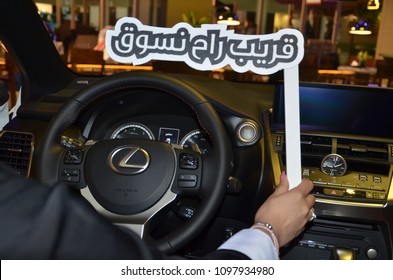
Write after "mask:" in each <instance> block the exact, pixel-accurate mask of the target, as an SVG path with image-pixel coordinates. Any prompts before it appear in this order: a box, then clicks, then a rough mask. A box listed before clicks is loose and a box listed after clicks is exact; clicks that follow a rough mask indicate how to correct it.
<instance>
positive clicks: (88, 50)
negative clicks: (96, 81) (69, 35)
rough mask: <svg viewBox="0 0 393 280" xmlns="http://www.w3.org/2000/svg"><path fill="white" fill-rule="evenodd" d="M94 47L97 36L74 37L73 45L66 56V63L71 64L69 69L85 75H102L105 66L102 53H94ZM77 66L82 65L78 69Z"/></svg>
mask: <svg viewBox="0 0 393 280" xmlns="http://www.w3.org/2000/svg"><path fill="white" fill-rule="evenodd" d="M96 45H97V35H78V36H77V37H76V40H75V43H74V44H73V45H72V47H71V48H70V50H69V54H68V63H69V64H71V68H72V69H73V70H74V71H77V72H83V73H85V74H100V75H102V74H103V72H104V65H105V64H104V59H103V52H102V51H95V50H94V47H95V46H96ZM78 64H84V65H81V66H80V67H79V66H78ZM89 65H90V66H91V67H89ZM93 65H94V67H93ZM97 65H98V67H97Z"/></svg>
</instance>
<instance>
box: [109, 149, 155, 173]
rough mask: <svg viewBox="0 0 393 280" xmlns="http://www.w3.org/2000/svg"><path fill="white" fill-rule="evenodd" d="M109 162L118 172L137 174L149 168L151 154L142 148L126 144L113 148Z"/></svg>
mask: <svg viewBox="0 0 393 280" xmlns="http://www.w3.org/2000/svg"><path fill="white" fill-rule="evenodd" d="M108 162H109V166H110V167H111V168H112V170H113V171H115V172H117V173H120V174H125V175H135V174H139V173H142V172H143V171H145V170H146V169H147V167H148V166H149V163H150V156H149V154H148V153H147V152H146V151H145V150H144V149H142V148H139V147H132V146H124V147H120V148H117V149H115V150H113V151H112V152H111V153H110V155H109V158H108Z"/></svg>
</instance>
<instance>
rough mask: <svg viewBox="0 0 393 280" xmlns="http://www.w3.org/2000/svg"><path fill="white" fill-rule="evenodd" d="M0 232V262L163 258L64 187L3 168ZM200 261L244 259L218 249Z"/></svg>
mask: <svg viewBox="0 0 393 280" xmlns="http://www.w3.org/2000/svg"><path fill="white" fill-rule="evenodd" d="M0 229H1V230H0V258H1V259H3V260H4V259H8V260H10V259H96V260H98V259H139V260H143V259H166V258H168V256H165V255H164V254H163V253H161V252H159V251H158V250H157V249H156V248H152V247H150V246H149V245H148V244H147V243H146V242H144V241H142V240H141V239H140V238H139V237H138V236H137V235H136V234H134V233H133V232H131V231H128V230H127V231H126V230H123V229H121V228H119V227H117V226H114V225H113V224H112V223H110V222H109V221H108V220H107V219H106V218H104V217H102V216H101V215H99V214H98V213H97V212H96V211H95V209H94V208H93V207H92V206H91V205H90V204H89V203H88V202H87V201H86V200H85V199H84V198H82V197H81V195H80V194H79V193H76V192H75V191H73V190H71V189H69V188H68V187H67V186H65V185H63V184H57V185H55V186H53V187H50V188H49V187H44V186H42V185H40V184H39V183H37V182H35V181H34V180H31V179H25V178H21V177H19V176H17V175H15V174H13V173H11V172H10V170H8V169H6V168H4V167H0ZM170 258H172V259H173V258H178V259H180V258H182V257H181V256H171V257H170ZM203 259H211V260H213V259H227V260H231V259H232V260H233V259H248V258H247V256H245V255H243V254H242V253H239V252H236V251H232V250H218V251H213V252H211V253H210V254H208V255H206V256H205V257H204V258H203Z"/></svg>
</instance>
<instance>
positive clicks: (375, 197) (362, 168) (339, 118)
mask: <svg viewBox="0 0 393 280" xmlns="http://www.w3.org/2000/svg"><path fill="white" fill-rule="evenodd" d="M175 76H176V77H177V78H178V79H181V80H182V81H184V82H186V83H188V84H189V85H191V86H193V87H194V88H195V89H196V90H198V91H199V92H200V93H201V94H202V95H204V96H205V97H206V98H207V99H208V100H209V101H210V102H211V104H212V105H213V106H214V108H215V110H216V111H217V113H218V115H219V117H220V119H221V121H222V122H223V124H224V127H225V131H226V134H227V136H228V138H229V139H230V140H231V147H232V151H233V159H232V162H231V165H232V171H231V176H230V178H228V185H227V191H226V195H225V198H224V200H223V202H222V204H221V206H220V209H219V212H218V213H217V214H216V216H215V218H214V219H213V221H212V222H211V223H210V226H209V227H208V228H206V229H205V230H204V231H203V232H202V233H201V234H200V235H199V236H198V237H197V238H196V239H195V240H194V241H193V242H192V243H190V244H188V245H187V246H185V247H184V248H183V249H182V250H181V251H180V252H178V253H180V254H184V255H186V256H189V257H193V258H197V257H199V256H201V255H203V254H205V253H207V252H209V251H211V250H214V249H215V248H217V247H218V246H219V245H220V244H221V243H222V242H223V241H225V240H226V239H228V238H229V237H230V236H232V235H233V234H234V233H236V232H237V231H239V230H241V229H243V228H246V227H248V226H249V225H250V224H251V223H252V222H253V217H254V213H255V211H256V210H257V209H258V207H259V205H260V204H261V203H263V201H264V200H266V198H267V197H268V196H269V195H270V194H271V193H272V192H273V191H274V187H275V186H276V185H277V184H278V182H279V176H280V174H281V172H282V171H285V166H286V164H287V162H286V157H285V124H284V122H283V120H284V115H283V113H284V100H283V86H282V83H277V84H254V83H250V84H248V83H236V82H228V81H221V80H214V79H209V78H206V77H196V76H195V77H190V76H188V75H175ZM79 79H83V78H79ZM75 83H76V84H84V83H80V82H75ZM70 88H72V89H74V90H69V91H68V93H67V94H65V93H64V91H63V92H61V93H55V94H53V95H51V96H49V97H45V98H43V99H40V100H38V101H34V102H31V103H26V104H25V105H23V106H22V107H21V108H20V110H19V111H18V116H17V118H14V119H13V120H12V121H11V122H10V123H9V124H8V125H7V127H6V129H5V130H4V131H3V133H2V137H1V139H0V141H1V142H2V144H1V145H3V146H4V145H16V144H15V142H16V143H19V144H18V145H21V143H23V145H24V147H28V148H26V150H28V151H30V152H27V153H26V155H23V156H24V159H23V160H22V161H23V162H27V164H24V165H23V164H22V165H17V164H14V163H13V162H14V161H15V159H14V154H15V150H17V148H15V146H12V147H13V148H12V149H11V152H10V149H7V152H4V151H3V152H2V153H3V154H2V155H1V157H2V160H3V161H8V164H9V165H11V166H13V167H15V168H16V169H18V168H19V170H18V172H19V173H20V174H22V175H25V176H29V177H32V178H35V177H37V175H36V170H35V165H36V163H35V160H36V153H37V149H39V145H40V142H42V141H43V137H44V136H43V135H45V129H46V126H47V124H48V122H49V120H50V118H51V116H52V115H54V114H55V113H56V111H57V110H58V109H59V108H60V106H61V104H63V103H64V102H65V101H66V100H67V98H70V97H71V96H72V95H73V94H75V93H76V92H77V90H78V89H75V87H74V86H71V87H70ZM390 95H391V89H373V88H366V87H354V86H333V85H327V84H312V83H307V84H305V83H301V85H300V100H301V114H302V115H301V150H302V158H301V162H302V177H303V178H305V179H310V180H311V181H313V182H314V186H315V187H314V190H313V192H314V194H315V196H316V198H317V202H316V206H315V209H316V213H317V216H318V218H317V219H315V220H314V221H313V222H311V223H309V224H308V225H307V227H306V229H305V231H304V233H303V234H302V235H300V236H299V237H298V238H297V239H296V240H294V241H293V242H292V243H291V244H289V245H287V246H285V247H283V248H282V249H281V255H280V257H281V258H282V259H342V258H353V259H390V258H392V249H391V248H392V237H391V232H393V212H392V201H393V192H392V188H391V184H392V174H393V152H392V151H393V135H391V133H392V131H393V129H392V128H393V127H392V123H391V120H389V119H386V118H381V114H384V112H385V111H384V110H385V109H386V107H385V108H383V107H381V106H382V105H381V104H384V105H386V106H388V104H392V102H390V101H391V97H390ZM359 96H362V98H358V97H359ZM374 96H378V98H377V101H373V102H374V103H371V97H374ZM367 98H369V100H367ZM338 100H340V101H338ZM375 102H376V103H375ZM329 104H331V106H332V107H328V105H329ZM337 104H338V105H337ZM337 106H338V107H337ZM378 106H379V107H378ZM350 108H351V109H350ZM374 109H375V110H374ZM351 118H352V119H351ZM377 120H378V121H377ZM381 120H383V121H381ZM128 138H134V139H135V138H139V139H148V140H151V141H161V142H166V143H169V144H171V145H176V146H178V147H181V148H182V149H190V150H193V151H197V152H199V153H201V154H204V155H208V154H209V153H212V152H213V151H214V150H213V149H214V145H212V139H211V138H210V136H209V134H207V133H206V131H205V130H204V128H203V127H202V126H201V125H200V122H199V120H198V118H197V117H196V116H195V114H194V112H193V110H192V109H191V108H190V107H188V106H185V104H184V103H183V102H181V101H179V100H178V99H176V98H167V97H165V98H163V97H162V95H160V94H159V93H157V92H156V91H155V90H153V89H152V90H146V89H143V90H140V89H137V90H129V91H124V92H122V93H121V94H116V95H113V96H111V97H109V98H106V99H105V100H103V101H97V102H95V103H94V104H93V106H90V107H89V108H88V109H87V110H86V111H84V112H83V113H82V114H81V115H80V117H79V118H78V120H77V121H76V122H75V123H74V124H73V125H72V126H71V127H69V128H68V129H67V130H66V131H64V133H63V135H62V138H61V143H60V144H61V145H63V146H64V147H78V146H80V145H83V144H86V143H87V142H89V141H92V142H97V141H101V140H106V139H128ZM10 143H12V144H10ZM3 150H4V149H3ZM7 153H9V154H7ZM12 153H13V154H12ZM59 180H60V181H61V180H63V182H64V183H69V181H68V179H67V178H64V177H60V178H59ZM197 206H198V201H197V200H195V199H189V198H184V199H182V200H181V201H179V202H178V203H177V204H176V206H175V207H173V209H171V211H169V212H168V214H166V222H165V224H164V225H161V226H157V228H156V230H155V231H154V232H153V233H152V235H153V236H154V237H160V236H161V235H165V234H166V233H167V232H169V231H171V230H172V228H174V227H176V226H177V225H178V224H180V223H184V221H186V220H187V219H189V218H190V217H191V216H192V215H191V216H190V213H192V212H193V211H194V209H195V208H197Z"/></svg>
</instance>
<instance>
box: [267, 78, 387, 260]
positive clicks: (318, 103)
mask: <svg viewBox="0 0 393 280" xmlns="http://www.w3.org/2000/svg"><path fill="white" fill-rule="evenodd" d="M299 94H300V95H299V98H300V130H301V164H302V177H303V178H305V179H309V180H311V181H313V183H314V190H313V192H314V194H315V196H316V198H317V204H316V207H315V208H316V212H317V214H318V217H319V219H317V220H316V221H315V222H314V223H311V224H310V225H309V228H308V229H307V230H306V231H305V233H304V235H303V236H302V237H301V239H299V240H297V243H296V244H295V245H294V247H293V248H292V249H288V248H287V250H286V252H285V254H284V255H285V256H286V257H287V258H291V257H294V256H296V257H300V256H302V257H301V258H308V259H309V258H311V259H312V258H316V259H319V258H335V257H336V258H337V257H340V256H343V255H345V256H349V255H351V256H352V257H353V258H363V259H378V258H391V257H392V255H391V254H392V253H391V243H392V241H391V237H390V236H389V234H388V233H387V232H389V229H390V230H392V223H393V216H392V215H386V213H391V212H392V211H391V209H390V208H389V205H390V203H391V202H392V200H393V191H392V188H391V184H392V175H393V118H391V117H387V115H386V112H389V111H390V110H391V108H390V106H391V104H393V91H392V90H391V89H381V88H372V87H358V86H348V85H332V84H312V83H309V84H300V87H299ZM284 103H285V102H284V87H283V85H282V84H278V85H277V86H276V91H275V96H274V105H273V108H272V109H271V110H269V111H267V112H265V116H264V120H265V126H266V131H267V137H266V138H267V140H268V143H269V147H268V148H269V152H270V159H271V162H272V169H273V174H274V178H275V182H276V184H278V182H279V175H280V173H281V171H283V170H285V168H286V165H287V164H290V163H287V162H286V151H285V149H286V148H285V122H284V120H285V110H284ZM390 207H391V206H390ZM391 220H392V221H391ZM332 229H333V231H332ZM355 240H356V242H355ZM338 251H340V252H341V254H340V253H337V252H338ZM343 252H345V253H343ZM322 256H323V257H322Z"/></svg>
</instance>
